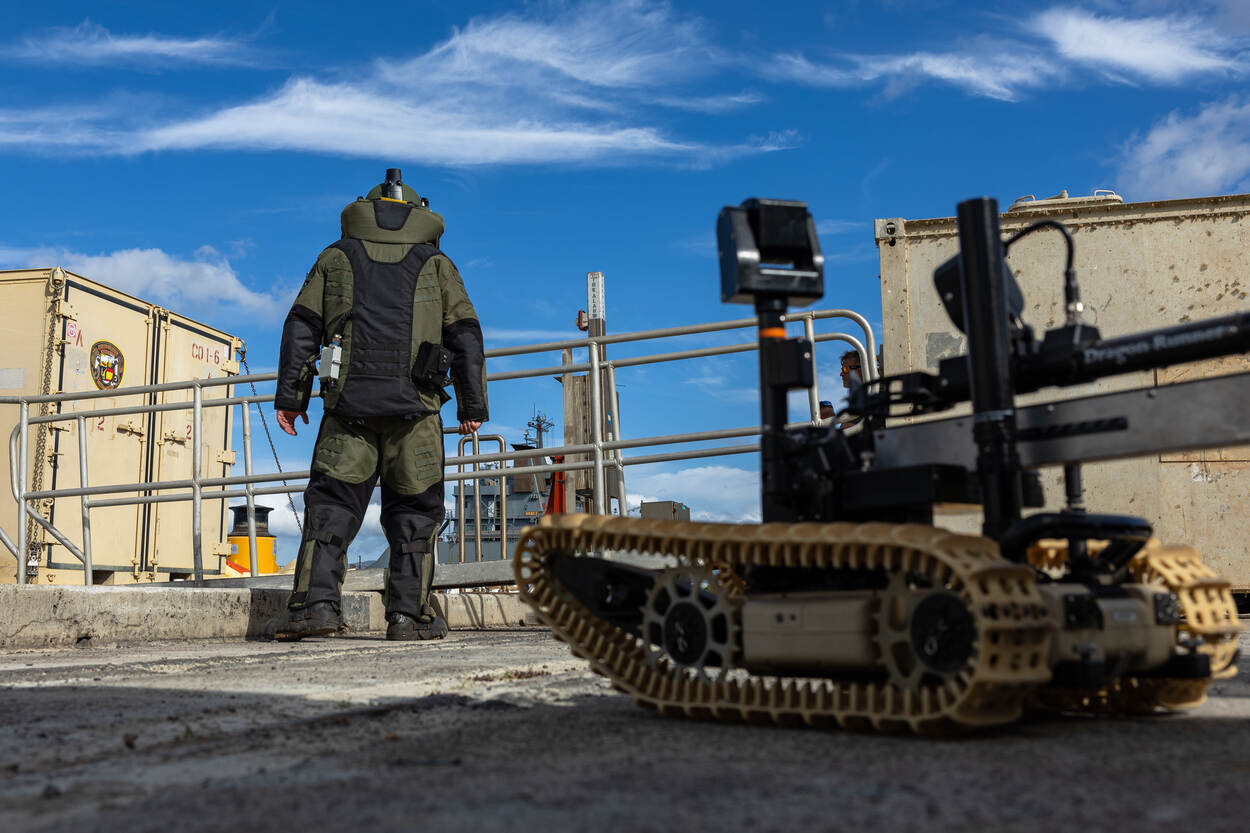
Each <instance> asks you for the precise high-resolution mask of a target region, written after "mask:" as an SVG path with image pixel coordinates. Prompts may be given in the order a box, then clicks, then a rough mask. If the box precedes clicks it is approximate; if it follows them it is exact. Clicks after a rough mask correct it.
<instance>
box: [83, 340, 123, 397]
mask: <svg viewBox="0 0 1250 833" xmlns="http://www.w3.org/2000/svg"><path fill="white" fill-rule="evenodd" d="M125 369H126V359H125V357H124V356H122V351H121V350H120V349H119V348H118V346H117V345H116V344H114V343H113V342H111V341H97V342H96V343H95V344H93V345H91V381H93V382H95V386H96V387H97V388H99V389H100V390H112V389H113V388H115V387H117V386H118V385H120V384H121V383H122V373H123V372H124V371H125Z"/></svg>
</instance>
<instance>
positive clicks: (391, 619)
mask: <svg viewBox="0 0 1250 833" xmlns="http://www.w3.org/2000/svg"><path fill="white" fill-rule="evenodd" d="M386 621H387V622H388V623H389V624H388V625H387V626H386V638H387V639H392V640H410V639H442V638H443V637H444V636H446V635H447V620H446V619H444V618H443V616H442V614H441V613H439V612H438V611H437V610H435V609H434V608H432V607H430V606H429V605H422V607H421V615H420V616H409V615H408V614H407V613H399V612H398V611H397V612H395V613H390V614H388V615H387V617H386Z"/></svg>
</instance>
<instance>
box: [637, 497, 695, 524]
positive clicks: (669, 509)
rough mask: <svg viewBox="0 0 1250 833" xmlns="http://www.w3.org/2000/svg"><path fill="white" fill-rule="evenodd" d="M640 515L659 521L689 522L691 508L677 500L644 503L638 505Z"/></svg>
mask: <svg viewBox="0 0 1250 833" xmlns="http://www.w3.org/2000/svg"><path fill="white" fill-rule="evenodd" d="M638 514H639V515H640V516H642V517H644V518H651V519H653V520H657V521H688V520H690V507H689V506H687V505H686V504H684V503H678V502H677V501H675V500H653V501H643V502H642V503H640V504H638Z"/></svg>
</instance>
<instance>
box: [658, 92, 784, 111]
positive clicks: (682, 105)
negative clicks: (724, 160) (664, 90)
mask: <svg viewBox="0 0 1250 833" xmlns="http://www.w3.org/2000/svg"><path fill="white" fill-rule="evenodd" d="M652 100H653V101H654V102H655V103H656V104H662V105H663V106H665V107H673V108H676V109H678V110H690V111H693V112H696V113H727V112H729V111H730V110H740V109H742V108H743V107H750V106H751V105H753V104H759V103H760V102H761V101H763V100H764V96H763V95H761V94H759V93H752V92H744V93H737V94H735V95H712V96H701V97H700V96H691V97H678V96H667V95H662V96H657V97H656V98H654V99H652Z"/></svg>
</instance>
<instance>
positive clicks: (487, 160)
mask: <svg viewBox="0 0 1250 833" xmlns="http://www.w3.org/2000/svg"><path fill="white" fill-rule="evenodd" d="M761 8H762V6H761V4H758V3H735V2H723V1H722V2H716V3H711V2H706V3H704V2H677V3H670V4H665V3H653V2H615V3H561V2H536V3H456V4H446V3H443V4H438V3H421V4H409V5H408V6H404V7H396V8H395V9H393V10H390V11H389V12H388V13H387V14H384V15H381V14H379V15H376V16H375V15H370V14H367V13H365V14H361V15H360V16H354V15H353V14H348V13H345V9H344V7H343V6H342V4H317V3H309V2H301V3H298V4H297V3H283V2H277V3H272V4H270V5H268V6H258V5H255V4H251V3H249V4H230V3H214V4H203V5H202V6H197V5H195V4H162V3H148V2H129V3H117V4H109V5H107V6H103V5H101V4H86V3H59V2H45V3H40V4H22V5H20V6H18V7H15V8H12V9H10V11H9V13H8V14H7V15H6V20H7V24H8V25H7V26H6V30H5V35H4V36H3V37H0V102H3V103H2V104H0V179H2V180H3V182H4V186H5V187H4V193H5V195H6V199H5V201H4V204H3V206H2V207H0V220H2V222H0V268H20V267H26V266H46V265H51V264H54V263H55V264H61V265H63V266H65V267H66V268H69V269H71V270H73V271H77V272H80V273H82V274H85V275H87V276H88V277H91V278H94V279H97V280H100V281H103V282H105V283H109V284H111V285H114V286H117V287H118V288H121V289H124V290H126V291H129V292H131V293H133V294H135V295H138V296H140V297H142V298H145V299H148V300H151V301H155V302H158V303H161V304H162V305H165V306H169V307H171V308H173V309H175V310H177V311H179V312H182V313H184V314H187V315H190V316H192V317H196V318H199V319H201V320H203V321H206V322H207V323H210V324H212V325H214V326H217V327H220V328H222V329H224V330H226V331H228V332H232V333H235V334H237V335H239V336H241V337H242V338H244V339H245V340H246V341H247V344H248V348H249V350H248V356H249V359H250V362H251V365H252V368H253V370H255V371H262V370H272V369H273V368H274V366H275V361H276V352H277V340H278V334H279V332H280V328H281V322H282V318H283V316H284V315H285V312H286V309H287V308H288V306H289V304H290V301H291V299H292V297H293V294H294V291H295V289H296V288H297V287H298V286H299V284H300V282H301V281H302V279H303V277H304V274H305V273H306V271H307V270H308V268H309V267H310V266H311V264H312V263H313V261H314V260H315V258H316V256H317V253H318V252H319V251H320V250H321V249H322V248H323V247H324V246H326V245H327V244H329V243H331V242H333V240H334V239H336V238H337V236H338V233H339V231H338V213H339V210H340V209H341V207H342V206H343V205H344V204H345V203H347V202H349V201H350V200H352V199H353V198H354V197H356V196H357V195H359V194H362V193H364V192H365V191H366V190H367V189H368V188H369V187H370V186H372V185H373V184H375V183H376V182H377V181H378V180H379V179H380V177H381V174H382V171H383V169H384V168H386V167H388V166H399V167H402V168H403V170H404V174H405V180H406V181H407V182H408V183H409V184H411V185H413V186H414V187H415V188H416V189H417V190H418V191H419V192H420V193H421V194H422V195H425V196H428V197H429V199H430V201H431V206H432V208H434V209H435V210H437V211H439V212H440V213H442V214H443V216H444V217H445V218H446V220H447V234H446V236H445V237H444V239H443V246H444V249H445V250H446V251H447V252H448V254H450V255H451V256H452V257H453V259H455V260H456V262H457V264H458V265H459V266H460V268H461V271H462V273H463V274H464V277H465V280H466V282H467V285H468V287H469V290H470V293H471V295H472V298H473V300H474V303H475V304H476V306H477V309H478V312H479V316H480V318H481V319H482V323H483V326H484V328H485V332H486V338H487V346H488V347H502V346H508V345H515V344H523V343H528V342H534V341H545V340H553V339H558V338H569V337H575V336H576V332H575V331H574V329H573V326H572V322H573V320H574V316H575V314H576V311H577V310H578V309H579V308H582V307H584V306H585V273H586V272H587V271H590V270H600V271H603V272H604V273H605V275H606V281H607V290H606V296H607V303H608V315H607V318H608V327H609V330H610V331H611V332H624V331H629V330H640V329H649V328H654V327H662V326H672V325H678V324H682V323H693V322H704V321H713V320H722V319H728V318H739V317H743V316H746V315H748V314H749V310H748V308H746V307H727V306H723V305H721V304H720V303H719V299H718V279H717V269H716V252H715V241H714V235H713V228H714V223H715V218H716V213H717V211H718V210H719V208H720V207H721V206H722V205H725V204H736V203H738V202H739V201H741V200H742V199H744V198H746V197H749V196H776V197H784V198H791V199H802V200H805V201H807V202H808V204H809V205H810V207H811V210H812V212H813V214H814V215H815V216H816V218H817V220H818V222H819V223H820V229H821V231H822V245H823V247H824V250H825V253H826V257H827V263H828V267H829V268H828V272H827V275H826V287H827V290H826V298H825V301H824V302H822V306H827V307H835V306H837V307H851V308H854V309H857V310H860V311H862V312H863V313H864V314H865V315H867V316H868V317H869V318H870V319H871V320H873V321H879V320H880V299H879V294H878V282H877V258H876V251H875V248H874V245H873V241H872V220H873V219H874V218H876V217H895V216H902V217H930V216H949V215H950V214H951V213H952V212H953V207H954V205H955V203H956V202H958V201H959V200H961V199H964V198H967V197H969V196H973V195H979V194H988V195H990V196H994V197H997V198H998V199H999V200H1000V201H1001V202H1004V203H1005V202H1010V201H1011V200H1012V199H1014V198H1015V197H1017V196H1020V195H1022V194H1026V193H1031V194H1037V195H1038V196H1046V195H1050V194H1054V193H1057V192H1058V191H1060V190H1061V189H1064V188H1066V189H1068V190H1069V191H1071V192H1072V193H1073V194H1088V193H1090V192H1091V191H1092V190H1093V189H1095V188H1113V189H1115V190H1116V191H1118V192H1119V193H1120V194H1122V195H1123V196H1124V197H1125V199H1126V200H1130V201H1136V200H1145V199H1156V198H1172V197H1189V196H1201V195H1207V194H1215V193H1228V192H1233V191H1245V190H1247V187H1248V186H1250V96H1247V95H1246V93H1245V91H1244V90H1245V80H1246V76H1247V72H1248V70H1250V5H1248V4H1246V3H1245V2H1244V0H1243V2H1237V0H1224V1H1223V2H1217V1H1215V0H1211V1H1210V2H1202V0H1197V2H1189V3H1173V2H1161V1H1155V0H1142V2H1085V3H1054V4H1050V3H1039V4H1030V5H1029V6H1028V7H1027V11H1020V12H1017V13H1010V14H1009V13H1007V12H1004V11H1003V8H1004V6H1003V5H1002V4H998V3H975V2H940V0H916V1H915V2H907V0H895V1H894V2H879V3H868V2H843V3H798V2H795V3H785V4H773V8H772V9H771V10H770V12H769V14H767V15H764V14H763V13H762V12H761ZM747 337H749V336H748V335H747V334H745V333H744V334H740V335H726V336H706V337H702V338H691V339H689V340H688V342H686V343H682V344H680V345H670V346H669V347H668V348H666V349H676V348H677V347H695V346H702V345H706V344H716V343H728V342H731V341H741V340H744V339H745V338H747ZM655 349H656V348H655V347H652V348H642V349H639V348H624V347H622V348H616V349H615V350H614V351H613V355H618V356H620V355H627V354H631V353H639V352H652V351H654V350H655ZM838 352H839V349H838V346H837V345H836V344H832V345H830V346H829V347H828V348H827V349H824V350H823V352H822V353H821V354H820V359H821V362H822V373H821V376H822V382H823V384H824V385H825V386H826V390H827V391H832V390H833V388H832V386H833V385H836V380H837V376H836V356H837V353H838ZM549 363H554V361H553V360H552V358H551V357H545V358H543V357H538V358H535V359H513V360H503V361H499V362H496V363H494V364H492V366H491V369H492V370H500V369H504V368H513V367H521V366H526V365H527V364H528V365H530V366H539V365H545V364H549ZM619 381H620V383H621V406H622V411H623V414H622V416H623V425H624V427H625V431H626V435H627V436H643V435H650V434H660V433H675V432H681V431H693V430H699V429H701V428H717V427H739V426H744V425H751V424H755V422H757V420H758V414H757V411H756V408H757V404H756V400H755V398H754V396H753V394H752V390H753V388H754V385H755V379H754V360H753V359H752V358H750V357H749V356H742V357H739V358H725V359H708V360H705V361H699V362H691V363H683V364H677V365H665V366H662V367H656V368H652V369H647V370H630V371H622V372H621V374H620V380H619ZM491 404H492V413H493V415H494V420H493V421H492V424H491V426H489V427H490V428H492V429H494V430H498V431H501V432H502V433H503V434H504V435H505V436H506V437H507V438H508V440H509V441H517V440H519V439H520V435H521V432H522V430H523V427H524V424H525V422H526V420H528V419H529V417H530V415H531V412H532V410H533V409H534V408H535V407H538V408H540V409H542V410H545V411H546V412H547V413H548V414H549V415H551V416H553V417H554V418H555V419H556V420H557V422H558V421H559V418H560V417H559V413H558V411H559V388H558V385H556V383H554V382H551V381H547V380H545V379H544V380H540V381H535V382H529V383H517V382H508V383H501V384H499V385H496V386H494V387H493V388H492V390H491ZM447 415H448V416H450V411H448V412H447ZM310 429H311V427H310ZM310 429H306V430H305V431H304V432H302V434H301V436H300V438H298V439H290V438H284V439H283V440H281V441H280V442H279V448H280V450H281V454H282V458H283V464H284V467H289V468H292V469H302V468H305V467H306V465H307V458H308V455H309V452H310V450H311V437H312V434H313V433H314V432H313V431H312V430H310ZM556 430H557V432H559V430H560V427H559V425H557V429H556ZM263 456H264V454H263V452H262V450H261V449H258V454H257V459H258V461H259V460H261V459H263ZM258 465H259V464H258ZM755 469H756V461H755V460H754V458H751V457H746V456H741V457H729V458H723V459H719V460H705V461H699V462H695V463H690V464H672V465H665V466H654V467H647V468H646V469H639V468H632V469H630V470H629V478H628V487H629V492H630V493H631V497H632V498H633V499H635V500H636V499H639V498H648V499H658V498H666V499H676V500H682V501H684V502H685V503H687V504H688V505H690V506H691V507H692V509H693V510H694V512H695V514H696V516H697V517H703V518H708V519H718V520H743V519H752V518H755V517H758V497H757V494H756V492H757V488H758V486H757V483H758V480H757V478H756V475H755ZM375 512H376V509H375ZM275 527H276V528H278V529H279V530H280V531H282V532H283V533H284V535H285V534H286V533H289V532H293V531H294V524H293V521H291V520H290V519H289V518H288V517H285V516H281V515H280V514H279V513H275ZM370 530H371V531H370V533H369V534H363V533H362V538H361V548H362V550H363V551H368V550H374V549H380V547H379V542H380V540H381V539H380V536H378V535H377V534H376V527H371V528H370ZM280 546H281V548H282V549H283V550H284V551H285V553H287V554H290V553H293V551H294V546H293V541H290V542H288V541H285V540H284V542H283V543H282V544H281V545H280Z"/></svg>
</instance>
